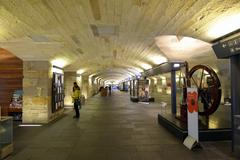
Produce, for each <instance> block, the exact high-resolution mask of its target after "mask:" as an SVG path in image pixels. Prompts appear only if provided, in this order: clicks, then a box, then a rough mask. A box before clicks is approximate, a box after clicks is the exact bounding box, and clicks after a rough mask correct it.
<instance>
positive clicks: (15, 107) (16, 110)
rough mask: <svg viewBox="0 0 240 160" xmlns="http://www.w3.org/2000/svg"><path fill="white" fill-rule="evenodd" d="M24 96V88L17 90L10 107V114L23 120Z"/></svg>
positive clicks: (15, 118) (14, 118) (16, 118)
mask: <svg viewBox="0 0 240 160" xmlns="http://www.w3.org/2000/svg"><path fill="white" fill-rule="evenodd" d="M22 97H23V91H22V90H15V91H14V92H13V94H12V100H11V103H10V105H9V108H8V115H9V116H12V117H13V120H22V106H23V100H22Z"/></svg>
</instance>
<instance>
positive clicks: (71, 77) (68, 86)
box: [64, 72, 77, 106]
mask: <svg viewBox="0 0 240 160" xmlns="http://www.w3.org/2000/svg"><path fill="white" fill-rule="evenodd" d="M76 78H77V75H76V72H64V90H65V98H64V104H65V106H73V103H72V97H71V94H72V88H73V82H76Z"/></svg>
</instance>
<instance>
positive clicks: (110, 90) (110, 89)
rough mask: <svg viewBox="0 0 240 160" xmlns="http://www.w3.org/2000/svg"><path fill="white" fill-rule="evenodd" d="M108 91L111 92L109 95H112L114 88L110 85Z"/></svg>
mask: <svg viewBox="0 0 240 160" xmlns="http://www.w3.org/2000/svg"><path fill="white" fill-rule="evenodd" d="M108 90H109V95H111V92H112V87H111V86H110V85H109V87H108Z"/></svg>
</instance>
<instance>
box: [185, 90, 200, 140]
mask: <svg viewBox="0 0 240 160" xmlns="http://www.w3.org/2000/svg"><path fill="white" fill-rule="evenodd" d="M187 104H188V135H189V136H191V137H192V138H194V139H195V140H196V141H197V142H198V141H199V138H198V90H197V88H187Z"/></svg>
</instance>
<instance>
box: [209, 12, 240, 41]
mask: <svg viewBox="0 0 240 160" xmlns="http://www.w3.org/2000/svg"><path fill="white" fill-rule="evenodd" d="M239 19H240V13H238V14H234V15H228V16H223V17H219V18H217V20H216V21H214V23H212V25H211V26H210V27H209V28H210V29H209V31H208V36H209V37H211V38H219V37H221V36H224V35H226V34H228V33H231V32H233V31H235V30H237V29H239V28H240V20H239Z"/></svg>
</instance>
